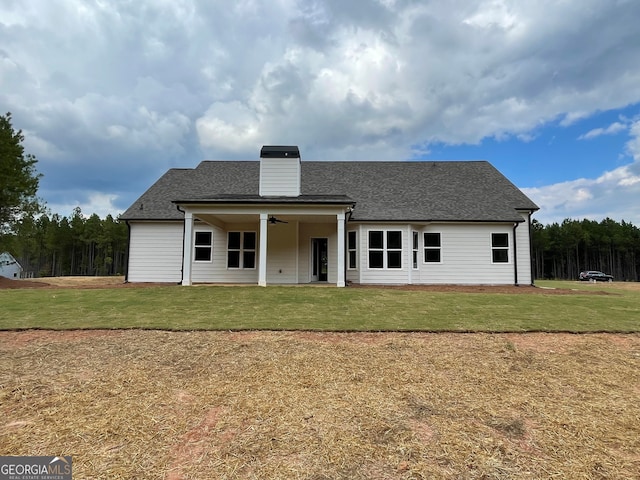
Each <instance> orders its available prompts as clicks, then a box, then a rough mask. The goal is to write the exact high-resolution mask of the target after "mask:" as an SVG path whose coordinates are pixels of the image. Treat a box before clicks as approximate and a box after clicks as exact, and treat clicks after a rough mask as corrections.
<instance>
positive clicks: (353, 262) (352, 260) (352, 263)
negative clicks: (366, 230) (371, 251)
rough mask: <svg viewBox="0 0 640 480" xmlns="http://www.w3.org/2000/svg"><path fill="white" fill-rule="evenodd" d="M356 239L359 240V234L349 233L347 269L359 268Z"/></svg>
mask: <svg viewBox="0 0 640 480" xmlns="http://www.w3.org/2000/svg"><path fill="white" fill-rule="evenodd" d="M356 239H357V232H355V231H354V232H347V255H348V263H347V267H348V268H351V269H353V268H358V262H357V258H358V255H357V252H358V249H357V248H356V245H357V243H356Z"/></svg>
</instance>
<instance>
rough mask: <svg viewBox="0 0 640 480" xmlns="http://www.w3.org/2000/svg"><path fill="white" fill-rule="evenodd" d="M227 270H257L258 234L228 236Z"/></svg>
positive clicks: (233, 233)
mask: <svg viewBox="0 0 640 480" xmlns="http://www.w3.org/2000/svg"><path fill="white" fill-rule="evenodd" d="M227 268H256V232H229V233H228V234H227Z"/></svg>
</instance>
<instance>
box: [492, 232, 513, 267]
mask: <svg viewBox="0 0 640 480" xmlns="http://www.w3.org/2000/svg"><path fill="white" fill-rule="evenodd" d="M494 235H506V236H507V246H506V247H494V246H493V236H494ZM489 245H490V246H491V264H492V265H509V264H510V263H511V252H510V249H511V239H510V236H509V234H508V233H507V232H491V234H490V235H489ZM494 250H506V251H507V261H506V262H495V261H494V260H493V251H494Z"/></svg>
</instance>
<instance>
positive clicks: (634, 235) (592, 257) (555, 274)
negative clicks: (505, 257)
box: [531, 218, 640, 281]
mask: <svg viewBox="0 0 640 480" xmlns="http://www.w3.org/2000/svg"><path fill="white" fill-rule="evenodd" d="M531 245H532V252H533V258H532V260H533V268H534V275H535V277H536V278H538V279H561V280H575V279H577V278H578V275H579V273H580V272H581V271H585V270H600V271H603V272H605V273H608V274H611V275H613V276H614V277H615V280H616V281H640V229H639V228H638V227H635V226H634V225H632V224H631V223H628V222H625V221H624V220H623V221H622V222H617V221H615V220H612V219H610V218H605V219H604V220H602V221H600V222H597V221H594V220H572V219H566V220H564V221H563V222H562V223H560V224H558V223H552V224H550V225H546V226H545V225H542V224H541V223H540V222H538V221H537V220H533V222H532V233H531Z"/></svg>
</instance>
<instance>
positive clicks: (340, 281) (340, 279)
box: [336, 212, 346, 287]
mask: <svg viewBox="0 0 640 480" xmlns="http://www.w3.org/2000/svg"><path fill="white" fill-rule="evenodd" d="M337 217H338V239H337V241H338V255H337V257H338V258H337V265H336V268H337V274H338V275H337V281H336V287H344V286H345V279H344V266H345V261H344V251H345V248H344V246H345V242H346V239H345V233H344V221H345V214H344V212H341V213H339V214H338V215H337Z"/></svg>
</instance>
